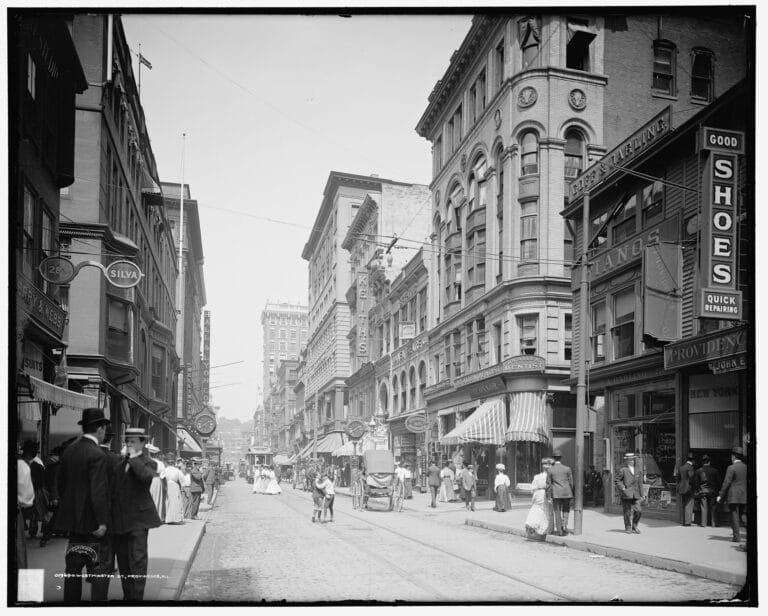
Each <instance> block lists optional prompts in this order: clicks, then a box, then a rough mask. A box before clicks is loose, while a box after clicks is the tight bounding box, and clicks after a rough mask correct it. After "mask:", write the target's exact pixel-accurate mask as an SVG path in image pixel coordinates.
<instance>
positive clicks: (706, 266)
mask: <svg viewBox="0 0 768 616" xmlns="http://www.w3.org/2000/svg"><path fill="white" fill-rule="evenodd" d="M699 144H700V149H702V150H705V151H708V153H707V158H706V162H705V164H704V170H703V172H702V173H703V176H702V182H701V206H702V207H701V211H702V235H701V264H702V267H701V287H700V288H699V295H698V301H697V308H698V316H699V317H705V318H711V319H736V320H740V319H741V318H742V305H741V292H740V291H737V290H736V251H737V246H736V219H737V217H738V193H739V183H738V159H737V154H740V153H743V152H744V133H740V132H734V131H724V130H719V129H713V128H707V127H703V128H702V129H701V133H700V135H699Z"/></svg>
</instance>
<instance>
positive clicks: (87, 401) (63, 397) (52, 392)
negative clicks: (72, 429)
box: [28, 374, 99, 411]
mask: <svg viewBox="0 0 768 616" xmlns="http://www.w3.org/2000/svg"><path fill="white" fill-rule="evenodd" d="M28 376H29V382H30V385H32V397H33V398H35V399H36V400H38V401H42V402H50V403H51V404H55V405H57V406H65V407H67V408H70V409H75V410H76V411H82V410H83V409H87V408H93V407H98V406H99V401H98V400H97V399H96V398H94V397H93V396H87V395H86V394H79V393H77V392H76V391H70V390H69V389H64V388H63V387H59V386H58V385H54V384H53V383H49V382H48V381H44V380H42V379H39V378H37V377H36V376H32V375H31V374H30V375H28Z"/></svg>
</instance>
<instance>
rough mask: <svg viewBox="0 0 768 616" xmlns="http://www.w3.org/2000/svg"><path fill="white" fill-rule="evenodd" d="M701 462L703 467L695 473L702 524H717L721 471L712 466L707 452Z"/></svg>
mask: <svg viewBox="0 0 768 616" xmlns="http://www.w3.org/2000/svg"><path fill="white" fill-rule="evenodd" d="M701 463H702V467H701V468H700V469H699V470H697V471H696V474H695V475H694V483H695V484H696V492H697V493H698V494H699V498H700V499H701V501H700V502H701V526H717V493H718V492H719V491H720V473H719V472H718V470H717V469H716V468H715V467H714V466H712V463H711V460H710V458H709V456H708V455H707V454H704V455H703V456H701ZM710 522H711V523H710Z"/></svg>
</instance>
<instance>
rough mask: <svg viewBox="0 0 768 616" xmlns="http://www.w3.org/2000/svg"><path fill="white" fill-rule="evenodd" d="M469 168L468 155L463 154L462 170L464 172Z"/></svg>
mask: <svg viewBox="0 0 768 616" xmlns="http://www.w3.org/2000/svg"><path fill="white" fill-rule="evenodd" d="M466 170H467V155H466V154H462V155H461V172H462V173H464V172H465V171H466Z"/></svg>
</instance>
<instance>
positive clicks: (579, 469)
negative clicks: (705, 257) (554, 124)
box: [573, 191, 591, 535]
mask: <svg viewBox="0 0 768 616" xmlns="http://www.w3.org/2000/svg"><path fill="white" fill-rule="evenodd" d="M588 250H589V191H586V192H585V193H584V203H583V205H582V216H581V268H580V273H581V281H580V283H579V340H578V345H579V363H578V366H577V381H576V476H575V477H574V478H573V485H574V491H575V494H574V495H573V510H574V511H573V534H574V535H580V534H581V530H582V517H583V513H584V430H585V429H586V427H587V425H586V424H587V393H588V392H587V346H588V345H587V330H588V328H589V327H590V325H591V324H590V322H589V318H588V314H587V313H588V311H589V297H588V296H587V294H588V293H589V263H588V255H587V252H588Z"/></svg>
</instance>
